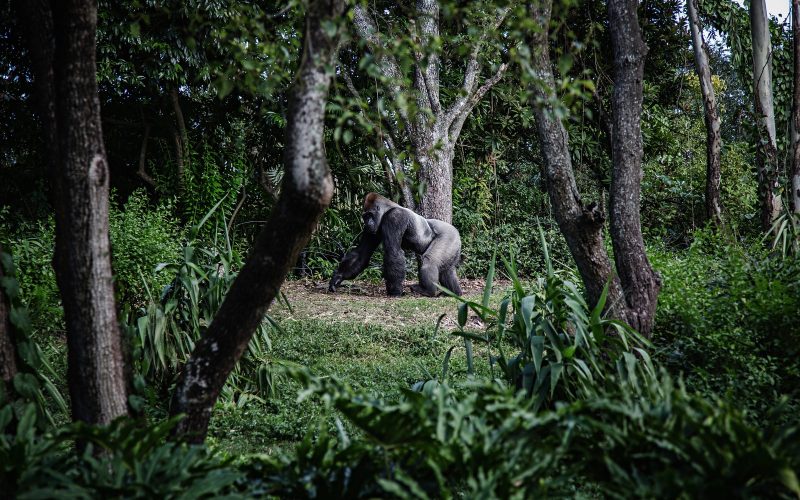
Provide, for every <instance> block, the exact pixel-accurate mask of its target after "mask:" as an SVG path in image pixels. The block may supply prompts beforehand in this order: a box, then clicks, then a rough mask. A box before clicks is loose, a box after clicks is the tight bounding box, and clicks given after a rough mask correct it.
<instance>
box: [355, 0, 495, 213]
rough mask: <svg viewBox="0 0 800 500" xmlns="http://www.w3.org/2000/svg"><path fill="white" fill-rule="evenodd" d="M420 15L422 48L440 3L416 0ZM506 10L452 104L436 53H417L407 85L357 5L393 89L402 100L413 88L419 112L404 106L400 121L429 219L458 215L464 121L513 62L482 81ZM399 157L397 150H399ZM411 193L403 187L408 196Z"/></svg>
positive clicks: (434, 28)
mask: <svg viewBox="0 0 800 500" xmlns="http://www.w3.org/2000/svg"><path fill="white" fill-rule="evenodd" d="M416 6H417V18H416V19H415V20H414V21H413V23H414V28H415V29H416V31H415V35H416V37H417V40H416V41H417V43H418V45H419V46H421V47H427V46H430V45H431V41H432V40H434V39H435V38H437V37H438V36H439V3H438V2H437V1H436V0H417V2H416ZM507 12H508V11H507V9H501V10H500V11H499V14H498V16H497V18H496V19H495V21H494V23H493V24H492V25H491V26H490V27H487V28H486V30H485V32H484V37H483V38H481V40H480V42H478V43H477V44H476V45H475V46H474V47H473V51H472V54H471V55H470V57H469V59H468V61H467V65H466V68H465V70H464V78H463V82H462V85H461V88H460V89H458V92H459V97H458V98H457V99H456V100H455V102H454V103H453V104H452V105H451V106H450V107H448V108H442V105H441V102H440V100H439V97H440V82H439V65H440V62H439V56H438V54H437V53H435V52H433V53H429V54H415V56H416V63H415V65H414V67H413V71H414V73H413V79H412V82H413V89H408V88H406V85H405V84H404V80H403V73H402V72H401V68H400V65H399V64H398V63H397V61H396V59H395V58H394V56H393V55H392V54H391V53H390V52H389V50H388V47H387V46H386V44H385V43H384V42H383V40H382V39H381V38H380V34H379V32H378V27H377V24H376V23H375V21H374V20H373V19H372V16H371V15H370V14H369V13H368V12H367V10H366V9H365V8H364V7H362V6H361V5H360V4H356V6H355V7H354V8H353V13H354V16H353V23H354V26H355V30H356V32H357V33H358V35H359V37H361V38H362V39H364V40H365V41H366V42H367V44H368V46H369V47H370V48H371V49H372V50H373V51H374V52H376V60H377V62H378V67H379V68H380V70H381V72H382V73H383V75H384V76H385V77H386V78H387V79H388V80H389V83H388V85H387V86H388V87H389V88H388V91H389V94H390V95H391V97H392V98H394V99H395V100H398V97H401V95H402V94H405V93H410V92H413V94H414V96H415V99H416V104H417V111H416V114H415V115H413V116H409V114H408V111H407V110H406V109H403V108H402V106H399V107H398V108H399V109H398V110H397V117H396V119H395V122H396V123H397V126H398V127H397V128H398V129H400V128H402V129H404V130H405V131H406V133H407V136H408V142H409V143H410V144H411V145H412V146H413V154H414V160H415V161H416V163H417V164H418V165H419V182H420V184H422V186H423V188H424V189H423V192H422V196H421V199H420V202H419V206H418V210H419V213H420V214H421V215H422V216H423V217H426V218H432V219H440V220H443V221H446V222H451V221H452V218H453V158H454V150H455V146H456V143H457V142H458V138H459V136H460V134H461V128H462V127H463V125H464V121H465V120H466V119H467V117H468V116H469V114H470V112H471V111H472V109H473V108H474V107H475V105H476V104H477V103H478V102H479V101H480V100H481V98H483V96H484V95H485V94H486V92H488V91H489V89H491V88H492V86H494V85H495V84H496V83H497V82H498V81H500V79H501V78H502V77H503V75H504V74H505V72H506V70H507V68H508V66H507V65H506V64H501V65H500V66H499V67H498V69H497V71H496V72H495V74H494V76H492V77H491V78H488V79H486V81H485V82H484V83H483V85H481V86H479V85H478V80H479V77H480V73H481V69H482V66H481V64H480V62H479V55H480V51H481V48H482V46H483V42H484V39H485V37H486V35H488V34H489V33H491V32H492V31H496V30H497V29H498V28H499V26H500V25H501V24H502V22H503V21H504V19H505V17H506V14H507ZM394 153H395V156H397V153H398V152H397V151H395V152H394ZM409 196H410V193H409V192H406V191H403V197H404V198H409Z"/></svg>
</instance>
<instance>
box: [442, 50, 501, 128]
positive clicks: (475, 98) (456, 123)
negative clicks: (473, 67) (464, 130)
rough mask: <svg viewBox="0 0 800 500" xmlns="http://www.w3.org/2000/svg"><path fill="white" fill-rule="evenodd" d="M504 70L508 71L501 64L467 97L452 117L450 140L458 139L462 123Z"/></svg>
mask: <svg viewBox="0 0 800 500" xmlns="http://www.w3.org/2000/svg"><path fill="white" fill-rule="evenodd" d="M506 70H508V63H503V64H501V65H500V67H499V68H497V71H496V72H495V74H494V75H493V76H492V77H491V78H489V79H488V80H486V82H484V84H483V85H481V86H480V87H479V88H478V90H476V91H475V92H474V93H473V94H472V95H471V96H467V98H466V99H465V103H464V105H463V106H462V107H461V109H460V110H459V112H458V113H457V114H455V115H454V116H452V121H451V123H450V127H449V131H448V132H449V134H450V138H451V140H453V141H455V140H456V139H458V136H459V135H460V134H461V127H463V126H464V121H466V119H467V117H468V116H469V114H470V112H471V111H472V108H474V107H475V105H476V104H478V103H479V102H480V100H481V99H483V96H484V95H486V93H487V92H489V90H491V88H492V87H494V86H495V85H496V84H497V82H499V81H500V80H501V79H502V78H503V75H505V73H506Z"/></svg>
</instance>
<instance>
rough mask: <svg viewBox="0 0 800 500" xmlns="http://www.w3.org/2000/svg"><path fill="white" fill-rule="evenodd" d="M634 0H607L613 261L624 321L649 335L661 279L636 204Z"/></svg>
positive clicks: (639, 59) (639, 65) (643, 50)
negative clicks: (611, 87)
mask: <svg viewBox="0 0 800 500" xmlns="http://www.w3.org/2000/svg"><path fill="white" fill-rule="evenodd" d="M637 5H638V3H637V1H636V0H609V2H608V17H609V26H610V27H611V46H612V52H613V57H614V93H613V96H612V108H613V126H614V134H613V137H612V140H611V141H612V142H611V157H612V162H613V166H612V174H611V200H610V206H611V238H612V243H613V246H614V261H615V263H616V265H617V272H618V273H619V277H620V281H621V283H622V288H623V290H624V291H625V302H626V309H627V311H626V318H625V320H626V321H627V323H628V324H629V325H631V326H632V327H633V328H635V329H636V330H638V331H639V332H641V333H642V334H643V335H645V336H649V335H650V333H651V332H652V329H653V321H654V319H655V310H656V301H657V299H658V291H659V289H660V288H661V280H660V278H659V276H658V274H657V273H656V272H655V271H653V268H652V267H651V266H650V262H649V261H648V260H647V253H646V252H645V247H644V239H643V238H642V227H641V221H640V214H639V204H640V200H639V198H640V195H641V182H642V130H641V123H640V119H641V114H642V80H643V77H644V58H645V55H646V54H647V46H646V45H645V44H644V42H643V41H642V36H641V31H640V29H639V20H638V16H637V13H636V9H637Z"/></svg>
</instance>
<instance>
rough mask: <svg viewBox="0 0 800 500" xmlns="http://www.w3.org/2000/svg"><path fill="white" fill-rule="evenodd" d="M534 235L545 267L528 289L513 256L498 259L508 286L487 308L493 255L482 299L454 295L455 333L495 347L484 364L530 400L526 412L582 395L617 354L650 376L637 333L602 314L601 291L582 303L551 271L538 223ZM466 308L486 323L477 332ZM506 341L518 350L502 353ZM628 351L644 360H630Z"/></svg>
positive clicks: (572, 287) (569, 283)
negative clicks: (468, 326)
mask: <svg viewBox="0 0 800 500" xmlns="http://www.w3.org/2000/svg"><path fill="white" fill-rule="evenodd" d="M539 238H540V243H541V248H542V253H543V255H544V261H545V265H546V274H545V276H543V277H542V278H539V279H538V280H537V282H536V288H535V289H534V290H533V291H528V290H525V288H524V286H523V284H522V282H521V280H520V278H519V276H518V275H517V269H516V266H515V264H514V261H513V260H510V261H509V260H505V259H504V263H505V266H506V270H507V272H508V274H509V276H510V277H511V284H512V291H511V293H510V296H509V297H507V298H505V299H503V300H502V301H501V302H500V307H499V309H497V310H495V309H493V308H490V307H489V298H490V296H491V289H492V282H493V280H494V272H495V264H494V260H493V261H492V262H491V264H490V267H489V274H488V276H487V278H486V288H485V290H484V293H483V298H482V301H481V302H480V303H478V302H473V301H469V300H466V299H463V298H459V300H461V302H462V303H461V305H460V306H459V312H458V326H459V331H458V332H457V333H456V334H457V335H461V336H464V338H465V339H472V340H478V341H483V342H486V343H488V344H489V345H490V346H494V347H495V348H496V349H497V351H498V354H497V355H496V356H492V357H491V358H490V363H491V364H492V365H493V366H494V365H495V364H496V365H497V366H498V367H499V368H500V371H501V373H502V375H503V377H504V379H505V380H506V381H507V382H509V383H510V384H512V386H514V387H516V388H518V389H522V390H523V391H524V392H525V393H526V394H527V395H528V396H529V397H531V398H532V399H533V401H534V406H533V409H534V411H535V410H537V409H539V408H540V407H542V406H547V407H550V406H552V405H553V404H554V402H555V401H564V400H575V399H579V398H581V397H585V396H586V394H588V393H590V392H591V391H592V390H593V389H594V387H595V385H596V384H598V383H602V381H603V379H605V377H606V376H607V374H609V373H610V372H611V368H612V367H613V364H614V363H616V362H618V361H620V360H622V359H623V358H624V359H625V362H626V363H628V364H629V368H636V367H638V368H643V369H645V370H646V375H654V372H653V367H652V366H651V365H650V364H649V356H648V355H647V353H646V352H645V351H644V350H642V349H639V348H637V347H636V346H637V345H642V346H643V345H645V341H644V339H643V338H642V337H641V336H639V335H638V334H637V333H636V332H635V331H633V330H632V329H631V328H630V327H629V326H627V325H626V324H624V323H622V322H620V321H617V320H612V319H605V318H604V317H603V310H604V308H605V307H606V298H607V290H604V292H603V294H602V295H601V297H600V299H599V300H598V303H597V305H596V306H595V307H594V308H593V309H591V310H590V309H589V307H588V306H587V305H586V301H585V300H584V298H583V296H582V294H581V292H580V291H579V290H578V288H577V286H576V285H575V283H574V282H573V281H571V280H570V279H568V278H567V279H565V278H564V277H562V275H561V274H560V273H556V271H555V268H554V267H553V264H552V261H551V260H550V256H549V253H548V249H547V242H546V241H545V237H544V232H543V231H542V230H541V228H540V229H539ZM469 309H472V311H474V312H475V314H477V316H478V318H479V319H480V321H481V322H482V323H484V324H486V325H487V326H486V331H485V333H483V334H477V333H473V332H471V331H469V330H465V328H464V327H465V325H466V322H467V315H468V310H469ZM506 343H510V344H511V346H513V348H514V349H515V350H518V351H519V353H518V354H516V355H514V354H506V352H505V348H504V345H505V344H506ZM636 356H638V357H640V358H642V359H643V360H644V361H645V362H644V363H641V364H640V363H637V362H636Z"/></svg>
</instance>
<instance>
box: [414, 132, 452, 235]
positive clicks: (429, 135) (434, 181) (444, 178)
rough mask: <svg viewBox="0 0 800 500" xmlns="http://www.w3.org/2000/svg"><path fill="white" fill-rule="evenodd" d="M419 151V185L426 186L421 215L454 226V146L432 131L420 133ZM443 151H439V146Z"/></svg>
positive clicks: (420, 202)
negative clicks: (438, 145) (437, 145)
mask: <svg viewBox="0 0 800 500" xmlns="http://www.w3.org/2000/svg"><path fill="white" fill-rule="evenodd" d="M416 139H417V140H422V141H423V142H422V143H421V144H420V145H419V147H418V148H417V154H416V157H417V161H418V162H419V181H420V183H421V184H422V186H423V191H422V196H421V198H420V200H419V213H420V214H421V215H422V216H423V217H425V218H426V219H439V220H443V221H445V222H452V219H453V157H454V156H455V155H454V150H453V148H454V147H455V143H450V141H447V142H444V141H445V139H444V138H443V137H438V136H437V135H436V134H434V133H433V131H426V132H418V134H417V138H416ZM437 143H438V144H440V145H441V147H440V148H437V147H436V144H437Z"/></svg>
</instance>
